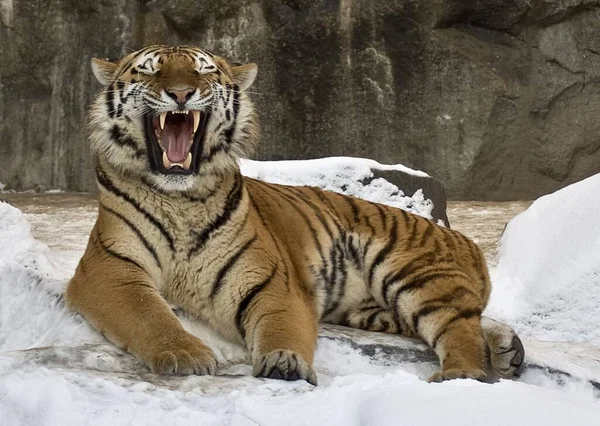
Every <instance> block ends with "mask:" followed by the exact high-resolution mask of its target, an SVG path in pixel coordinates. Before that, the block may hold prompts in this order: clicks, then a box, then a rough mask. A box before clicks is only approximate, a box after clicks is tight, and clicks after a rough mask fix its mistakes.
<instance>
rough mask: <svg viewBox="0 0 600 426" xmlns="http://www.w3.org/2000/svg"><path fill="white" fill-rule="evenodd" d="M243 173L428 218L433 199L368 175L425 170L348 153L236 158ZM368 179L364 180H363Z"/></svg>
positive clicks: (264, 179) (419, 192) (416, 172)
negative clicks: (286, 158) (316, 156)
mask: <svg viewBox="0 0 600 426" xmlns="http://www.w3.org/2000/svg"><path fill="white" fill-rule="evenodd" d="M240 168H241V171H242V174H243V175H244V176H248V177H251V178H255V179H260V180H263V181H266V182H271V183H278V184H281V185H291V186H299V185H307V186H316V187H319V188H321V189H326V190H328V191H334V192H338V193H340V194H346V195H352V196H354V197H357V198H363V199H365V200H369V201H373V202H376V203H382V204H387V205H390V206H393V207H398V208H401V209H404V210H408V211H410V212H412V213H416V214H418V215H421V216H424V217H426V218H428V219H431V211H432V210H433V202H432V201H431V200H429V199H425V198H424V196H423V191H422V190H418V191H416V192H415V193H414V194H413V195H412V196H408V195H405V194H404V192H403V191H402V190H401V189H399V188H398V187H397V186H396V185H394V184H393V183H390V182H388V181H387V180H385V179H383V178H377V179H372V180H371V178H372V177H373V172H372V170H386V171H399V172H403V173H408V174H410V175H413V176H417V177H429V175H428V174H427V173H425V172H421V171H418V170H413V169H409V168H408V167H406V166H403V165H401V164H396V165H385V164H380V163H378V162H377V161H374V160H368V159H364V158H352V157H330V158H320V159H316V160H298V161H253V160H246V159H242V160H240ZM367 181H368V183H365V182H367Z"/></svg>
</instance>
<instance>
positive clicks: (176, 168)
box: [144, 110, 208, 175]
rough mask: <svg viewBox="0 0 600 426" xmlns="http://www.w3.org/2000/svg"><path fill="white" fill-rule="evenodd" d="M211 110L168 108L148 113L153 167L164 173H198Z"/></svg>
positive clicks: (147, 134) (147, 120)
mask: <svg viewBox="0 0 600 426" xmlns="http://www.w3.org/2000/svg"><path fill="white" fill-rule="evenodd" d="M207 120H208V113H207V112H204V111H198V110H193V111H180V110H177V111H168V112H163V113H160V114H155V113H149V114H146V116H145V120H144V130H145V132H146V144H147V147H148V154H149V158H150V165H151V167H152V169H154V171H157V172H159V173H163V174H184V175H190V174H192V173H197V172H198V168H199V166H200V156H201V154H202V144H203V140H204V131H205V130H206V122H207Z"/></svg>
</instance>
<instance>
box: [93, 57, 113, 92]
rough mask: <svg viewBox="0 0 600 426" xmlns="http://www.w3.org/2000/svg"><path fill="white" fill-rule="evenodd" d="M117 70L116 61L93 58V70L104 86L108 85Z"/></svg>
mask: <svg viewBox="0 0 600 426" xmlns="http://www.w3.org/2000/svg"><path fill="white" fill-rule="evenodd" d="M116 70H117V64H115V63H114V62H110V61H106V60H104V59H98V58H92V71H93V72H94V75H95V76H96V78H97V79H98V81H99V82H100V84H102V85H103V86H106V85H108V82H109V81H110V80H112V78H113V75H114V74H115V71H116Z"/></svg>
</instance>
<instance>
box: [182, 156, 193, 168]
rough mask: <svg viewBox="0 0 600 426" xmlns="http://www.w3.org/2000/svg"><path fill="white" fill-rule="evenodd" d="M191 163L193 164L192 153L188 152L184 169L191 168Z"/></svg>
mask: <svg viewBox="0 0 600 426" xmlns="http://www.w3.org/2000/svg"><path fill="white" fill-rule="evenodd" d="M191 165H192V153H191V152H190V153H189V154H188V156H187V158H186V159H185V161H184V162H183V164H182V166H183V168H184V169H186V170H189V169H190V166H191Z"/></svg>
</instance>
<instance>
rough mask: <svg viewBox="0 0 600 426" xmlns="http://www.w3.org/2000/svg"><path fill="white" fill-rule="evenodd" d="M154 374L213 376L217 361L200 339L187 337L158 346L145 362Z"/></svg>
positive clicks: (215, 371)
mask: <svg viewBox="0 0 600 426" xmlns="http://www.w3.org/2000/svg"><path fill="white" fill-rule="evenodd" d="M147 363H148V364H149V367H150V369H151V370H152V372H153V373H156V374H177V375H190V374H197V375H211V376H212V375H215V374H216V373H217V360H216V359H215V356H214V354H213V352H212V351H211V350H210V348H209V347H208V346H206V345H204V344H203V343H202V342H201V341H200V339H198V338H196V337H194V336H192V335H187V336H183V337H182V338H179V339H174V340H171V341H169V342H167V343H163V344H161V345H158V347H157V348H155V349H154V351H153V353H152V354H151V355H150V357H149V358H148V360H147Z"/></svg>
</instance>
